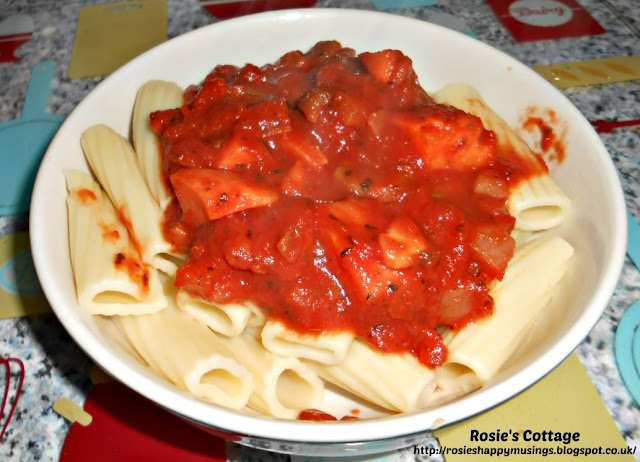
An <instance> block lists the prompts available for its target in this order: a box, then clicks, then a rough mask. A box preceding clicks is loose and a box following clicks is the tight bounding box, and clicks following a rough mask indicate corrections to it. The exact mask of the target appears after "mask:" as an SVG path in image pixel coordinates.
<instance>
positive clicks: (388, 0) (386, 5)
mask: <svg viewBox="0 0 640 462" xmlns="http://www.w3.org/2000/svg"><path fill="white" fill-rule="evenodd" d="M437 4H438V0H373V7H374V8H375V9H376V10H400V9H403V8H418V7H421V6H433V5H437Z"/></svg>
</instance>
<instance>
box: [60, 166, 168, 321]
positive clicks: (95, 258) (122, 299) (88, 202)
mask: <svg viewBox="0 0 640 462" xmlns="http://www.w3.org/2000/svg"><path fill="white" fill-rule="evenodd" d="M65 177H66V180H67V186H68V189H69V196H68V197H67V208H68V213H69V248H70V253H71V264H72V266H73V274H74V277H75V282H76V290H77V292H78V303H79V304H80V306H82V307H83V308H84V309H86V310H87V311H88V312H89V313H91V314H101V315H106V316H111V315H116V314H120V315H126V314H144V313H151V312H155V311H158V310H161V309H163V308H165V307H166V306H167V299H166V298H165V296H164V293H163V290H162V286H161V284H160V280H159V278H158V273H157V271H156V270H155V268H153V267H152V266H150V265H148V264H146V263H144V262H143V261H142V260H141V259H140V255H139V254H138V251H137V249H136V248H135V247H134V245H133V243H132V242H131V240H130V239H129V234H128V233H127V230H126V228H125V227H124V225H123V224H122V223H121V222H120V220H119V219H118V216H117V215H116V212H115V210H114V208H113V205H112V204H111V202H110V201H109V199H108V198H107V196H106V194H105V193H104V192H103V191H102V189H101V188H100V186H99V185H98V183H96V182H95V181H94V180H93V179H92V178H91V176H90V175H89V174H87V173H84V172H80V171H78V170H69V171H66V172H65Z"/></svg>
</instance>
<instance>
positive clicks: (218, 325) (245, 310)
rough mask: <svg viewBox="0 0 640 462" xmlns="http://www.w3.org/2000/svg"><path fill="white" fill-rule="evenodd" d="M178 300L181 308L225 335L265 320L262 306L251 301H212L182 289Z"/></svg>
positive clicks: (236, 333) (259, 324)
mask: <svg viewBox="0 0 640 462" xmlns="http://www.w3.org/2000/svg"><path fill="white" fill-rule="evenodd" d="M176 302H177V303H178V306H179V307H180V309H181V310H183V311H185V312H186V313H188V314H190V315H191V316H192V317H193V318H194V319H197V320H199V321H201V322H203V323H205V324H206V325H207V326H209V328H210V329H212V330H213V331H214V332H218V333H220V334H223V335H229V336H232V335H238V334H239V333H241V332H242V331H243V330H244V329H245V327H246V326H247V325H251V326H261V325H262V324H264V322H265V319H264V314H263V313H262V311H261V310H260V308H258V307H257V306H256V305H254V304H253V303H251V302H249V301H247V302H245V303H224V304H223V303H212V302H209V301H207V300H204V299H202V298H200V297H196V296H194V295H191V294H190V293H189V292H187V291H186V290H184V289H180V290H178V294H177V296H176Z"/></svg>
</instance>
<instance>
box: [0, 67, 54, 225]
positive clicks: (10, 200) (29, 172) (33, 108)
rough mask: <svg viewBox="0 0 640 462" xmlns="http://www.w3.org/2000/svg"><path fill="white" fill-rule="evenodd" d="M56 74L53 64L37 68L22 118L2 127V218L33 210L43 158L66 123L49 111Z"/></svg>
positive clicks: (0, 176)
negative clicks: (61, 126) (51, 89)
mask: <svg viewBox="0 0 640 462" xmlns="http://www.w3.org/2000/svg"><path fill="white" fill-rule="evenodd" d="M54 71H55V67H54V64H53V63H52V62H51V61H44V62H41V63H39V64H36V66H35V67H34V68H33V70H32V72H31V80H30V82H29V86H28V88H27V94H26V97H25V100H24V105H23V107H22V114H21V115H20V117H18V118H17V119H14V120H10V121H8V122H2V123H0V164H1V165H2V168H1V169H0V215H16V214H19V213H23V212H26V211H28V210H29V205H30V202H31V190H32V189H33V182H34V180H35V178H36V173H37V172H38V167H39V166H40V162H41V161H42V156H44V153H45V151H46V150H47V147H48V146H49V143H50V142H51V139H52V138H53V136H54V135H55V134H56V132H57V131H58V129H59V128H60V125H61V124H62V122H63V121H64V117H63V116H60V115H56V114H49V113H47V111H46V109H47V102H48V101H49V91H50V88H51V83H52V81H53V77H54Z"/></svg>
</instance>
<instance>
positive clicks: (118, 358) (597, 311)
mask: <svg viewBox="0 0 640 462" xmlns="http://www.w3.org/2000/svg"><path fill="white" fill-rule="evenodd" d="M329 39H337V40H339V41H340V42H342V44H343V45H345V46H350V47H352V48H355V49H356V51H376V50H380V49H385V48H397V49H399V50H401V51H403V52H404V53H405V54H407V55H408V56H409V57H411V58H412V59H413V62H414V66H415V69H416V71H417V73H418V76H419V78H420V81H421V83H422V85H423V86H424V87H425V88H426V89H427V90H428V91H435V90H437V89H439V88H440V87H442V86H443V85H445V84H448V83H452V82H456V81H464V82H466V83H470V84H472V85H473V86H475V87H476V88H477V89H478V90H479V91H480V93H481V94H482V95H483V96H484V98H485V99H486V100H487V101H488V103H489V104H490V105H491V106H492V107H493V108H494V109H495V110H496V111H497V112H498V113H499V114H501V115H502V116H503V117H504V118H505V119H506V120H507V121H508V122H510V123H511V124H513V125H514V126H517V125H518V123H519V121H520V120H521V119H520V118H521V117H522V115H523V114H524V113H525V110H526V108H528V107H532V106H533V107H537V108H543V109H546V108H551V109H553V110H554V111H555V112H556V114H557V116H558V118H559V119H560V120H561V121H562V122H563V123H564V124H566V125H565V126H566V129H567V148H568V155H567V159H566V161H565V162H563V163H562V164H560V165H552V172H553V174H554V176H555V177H556V178H557V180H558V182H559V183H560V185H561V186H562V188H563V189H564V190H565V191H566V193H567V194H568V195H569V196H570V197H571V198H572V200H573V208H572V212H571V216H570V219H569V221H568V222H567V223H566V224H565V225H563V226H562V228H561V229H560V230H558V232H559V234H561V235H562V236H564V237H565V238H566V239H567V240H568V241H569V242H570V243H571V244H572V245H574V247H575V248H576V257H575V261H574V264H573V266H572V270H571V272H570V275H569V277H568V278H567V279H566V280H565V281H564V284H563V287H562V289H561V291H560V293H559V294H558V296H557V297H556V298H555V299H554V301H553V302H552V304H553V305H554V306H553V307H552V309H550V310H547V314H546V315H545V316H544V317H543V318H542V319H540V320H539V321H538V323H537V325H536V326H535V328H534V330H533V331H532V333H531V335H530V336H529V338H528V341H527V342H526V344H525V345H524V346H523V347H522V348H520V350H519V352H518V354H517V356H516V357H515V358H514V359H513V360H512V361H510V362H509V364H508V365H507V366H506V367H505V368H504V369H503V370H502V371H501V372H500V373H499V374H498V375H497V376H496V377H495V378H494V379H493V380H492V381H491V382H490V383H488V384H487V385H486V386H485V387H484V388H483V389H481V390H479V391H477V392H475V393H473V394H471V395H469V396H466V397H464V398H461V399H459V400H457V401H455V402H453V403H450V404H447V405H444V406H441V407H438V408H436V409H430V410H425V411H422V412H415V413H409V414H403V415H395V416H391V417H384V416H382V417H378V418H373V419H369V420H361V421H356V422H340V423H310V422H295V421H282V420H276V419H271V418H266V417H256V416H255V415H253V414H249V413H244V412H235V411H230V410H227V409H223V408H220V407H217V406H213V405H210V404H207V403H204V402H202V401H200V400H198V399H196V398H194V397H192V396H190V395H189V394H187V393H184V392H181V391H179V390H178V389H176V388H175V387H173V386H172V385H170V384H169V383H167V382H165V381H163V380H161V379H159V378H157V377H156V376H155V375H153V374H152V373H150V372H149V371H147V370H146V369H145V368H144V367H143V366H142V365H141V363H140V362H139V361H138V360H137V359H136V358H135V356H134V354H132V351H131V350H130V348H128V347H127V345H126V343H125V342H123V341H122V339H121V338H119V335H120V334H119V332H118V331H117V330H116V329H114V328H113V325H110V324H111V323H110V322H108V321H104V320H101V319H99V318H95V317H91V316H89V315H87V314H85V313H84V312H83V311H82V310H81V308H80V307H79V306H78V304H77V302H76V297H75V290H74V284H73V278H72V274H71V265H70V260H69V249H68V237H67V222H66V205H65V198H66V188H65V182H64V178H63V174H62V172H63V170H64V169H67V168H80V169H84V170H87V165H86V162H85V161H84V158H83V155H82V151H81V148H80V142H79V140H80V135H81V134H82V132H83V131H84V130H85V129H86V128H88V127H90V126H91V125H94V124H97V123H105V124H108V125H110V126H111V127H113V128H114V129H115V130H116V131H118V132H120V133H121V134H123V135H125V136H126V135H128V133H129V125H130V121H131V113H132V108H133V102H134V98H135V95H136V92H137V90H138V88H139V87H140V86H141V85H142V84H143V83H144V82H145V81H147V80H149V79H165V80H173V81H175V82H177V83H178V84H180V85H182V86H183V87H186V86H187V85H189V84H192V83H198V82H200V81H201V80H202V79H203V78H204V77H205V75H206V74H207V73H208V72H209V71H210V70H211V69H212V68H213V67H214V66H215V65H217V64H227V63H229V64H236V65H242V64H245V63H247V62H251V63H254V64H259V65H261V64H266V63H268V62H271V61H273V60H275V59H276V58H278V57H279V56H281V55H282V54H283V53H285V52H287V51H290V50H292V49H300V50H302V51H306V50H307V49H309V48H310V47H311V46H312V45H313V44H314V43H316V42H317V41H319V40H329ZM625 220H626V216H625V208H624V202H623V196H622V190H621V187H620V184H619V181H618V177H617V174H616V172H615V169H614V166H613V164H612V162H611V160H610V159H609V156H608V154H607V152H606V150H605V148H604V146H603V145H602V143H601V141H600V139H599V137H598V136H597V134H596V133H595V132H594V131H593V130H592V128H591V126H590V125H589V123H588V122H587V121H586V120H585V119H584V118H583V117H582V115H581V114H580V113H579V112H578V110H577V109H575V107H574V106H573V105H572V104H571V103H570V102H569V101H568V100H567V99H566V98H565V97H564V96H563V95H562V94H561V93H560V92H559V91H557V90H556V89H555V88H554V87H552V86H551V85H550V84H549V83H548V82H546V81H545V80H543V79H542V78H541V77H539V76H538V75H537V74H536V73H534V72H533V71H532V70H530V69H529V68H528V67H526V66H524V65H523V64H521V63H519V62H517V61H515V60H513V59H512V58H510V57H508V56H507V55H505V54H503V53H501V52H500V51H497V50H495V49H493V48H491V47H489V46H487V45H485V44H483V43H481V42H479V41H477V40H475V39H473V38H470V37H468V36H466V35H463V34H460V33H457V32H454V31H451V30H448V29H444V28H442V27H439V26H435V25H431V24H428V23H426V22H423V21H419V20H415V19H410V18H405V17H401V16H395V15H389V14H384V13H377V12H364V11H355V10H354V11H352V10H322V9H306V10H292V11H284V12H271V13H264V14H259V15H254V16H247V17H243V18H239V19H233V20H229V21H224V22H221V23H217V24H214V25H211V26H208V27H205V28H202V29H199V30H196V31H193V32H190V33H188V34H185V35H183V36H180V37H178V38H176V39H173V40H171V41H169V42H167V43H165V44H163V45H160V46H158V47H157V48H154V49H153V50H151V51H149V52H147V53H145V54H143V55H142V56H140V57H138V58H136V59H135V60H133V61H132V62H130V63H129V64H127V65H125V66H124V67H122V68H121V69H119V70H118V71H117V72H115V73H114V74H113V75H111V76H110V77H108V78H107V79H105V80H104V82H103V83H101V84H100V85H99V86H98V87H97V88H96V89H95V90H94V91H93V92H92V93H91V94H89V96H87V98H86V99H85V100H84V101H83V102H82V103H80V104H79V105H78V107H77V108H76V109H75V110H74V112H73V113H72V114H70V115H69V117H68V118H67V120H66V122H65V123H64V125H63V126H62V128H61V129H60V131H59V132H58V134H57V135H56V137H55V138H54V140H53V142H52V143H51V145H50V147H49V150H48V152H47V154H46V156H45V158H44V160H43V162H42V165H41V168H40V171H39V174H38V177H37V180H36V184H35V189H34V193H33V201H32V206H31V215H30V230H31V231H30V233H31V243H32V250H33V256H34V260H35V264H36V269H37V272H38V276H39V278H40V282H41V284H42V287H43V289H44V291H45V293H46V296H47V298H48V299H49V301H50V303H51V305H52V307H53V309H54V311H55V313H56V315H57V316H58V318H59V319H60V321H61V322H62V324H63V325H64V327H65V328H66V329H67V331H68V332H69V333H70V335H71V336H72V337H73V338H74V340H75V341H76V342H77V343H78V344H79V345H80V346H81V347H82V348H83V349H84V351H85V352H86V353H87V354H88V355H89V356H90V357H91V358H92V359H93V360H94V361H95V362H96V363H97V364H99V365H100V366H101V367H102V368H104V369H105V370H106V371H107V372H109V373H110V374H112V375H113V376H114V377H116V378H117V379H118V380H120V381H122V382H123V383H125V384H126V385H128V386H129V387H131V388H132V389H134V390H136V391H138V392H139V393H141V394H142V395H144V396H146V397H148V398H150V399H151V400H153V401H155V402H156V403H158V404H159V405H161V406H164V407H166V408H167V409H169V410H171V411H173V412H175V413H177V414H180V415H182V416H184V417H185V418H187V419H189V420H191V421H194V422H198V423H200V425H202V426H205V427H210V428H214V429H218V430H221V431H223V432H225V435H224V436H225V437H229V436H230V435H231V434H233V435H235V437H236V439H239V440H240V442H241V443H243V444H249V445H253V446H258V447H268V448H270V449H272V450H277V451H282V452H292V453H302V454H325V455H336V454H343V453H344V451H346V450H348V451H350V452H361V453H365V452H378V451H382V450H390V449H394V448H398V447H402V446H407V445H410V444H412V441H413V438H414V437H413V436H411V435H417V434H419V433H420V432H424V431H425V430H428V429H433V428H436V427H439V426H442V425H446V424H449V423H451V422H455V421H458V420H460V419H464V418H467V417H469V416H472V415H474V414H477V413H479V412H482V411H483V410H485V409H488V408H490V407H492V406H494V405H495V404H498V403H500V402H501V401H503V400H506V399H508V398H510V397H511V396H513V395H515V394H517V393H519V392H520V391H522V390H523V389H525V388H526V387H528V386H529V385H531V384H533V383H535V382H536V381H537V380H538V379H540V378H541V377H543V376H544V375H545V374H547V373H548V372H549V371H551V370H552V369H553V368H554V367H555V366H556V365H558V364H559V363H560V362H561V361H562V360H563V359H564V358H566V357H567V356H568V355H569V354H570V353H571V352H572V351H573V349H574V348H575V347H576V346H577V345H578V344H579V343H580V341H581V340H582V339H583V338H584V337H585V336H586V334H587V333H588V332H589V331H590V329H591V328H592V327H593V325H594V324H595V323H596V321H597V320H598V318H599V316H600V315H601V313H602V311H603V309H604V307H605V306H606V304H607V302H608V300H609V298H610V296H611V294H612V292H613V290H614V288H615V285H616V282H617V279H618V275H619V272H620V269H621V267H622V263H623V260H624V252H625V246H626V221H625ZM329 400H331V401H332V402H331V403H329V407H330V408H334V409H335V408H340V407H343V408H345V409H346V410H347V411H348V409H349V407H346V406H349V405H350V404H351V403H349V402H345V401H344V400H343V399H342V398H341V397H339V396H337V395H331V397H330V398H329Z"/></svg>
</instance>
